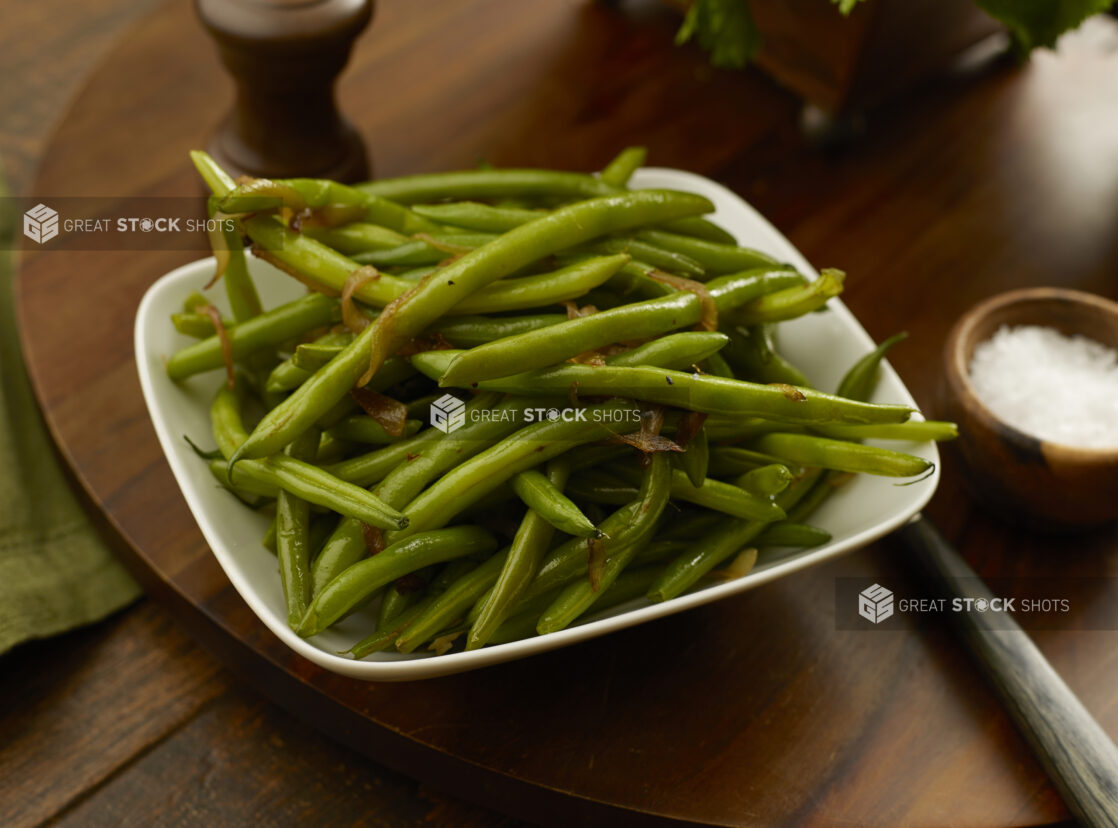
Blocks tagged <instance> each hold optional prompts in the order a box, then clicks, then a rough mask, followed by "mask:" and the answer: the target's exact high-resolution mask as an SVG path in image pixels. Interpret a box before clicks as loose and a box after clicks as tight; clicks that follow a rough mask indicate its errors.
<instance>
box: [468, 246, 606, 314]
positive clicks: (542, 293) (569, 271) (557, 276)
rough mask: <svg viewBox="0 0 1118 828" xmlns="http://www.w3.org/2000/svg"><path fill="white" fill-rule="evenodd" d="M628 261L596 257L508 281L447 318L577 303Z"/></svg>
mask: <svg viewBox="0 0 1118 828" xmlns="http://www.w3.org/2000/svg"><path fill="white" fill-rule="evenodd" d="M627 261H628V257H627V256H625V255H624V254H616V255H612V256H597V257H595V258H592V259H586V260H585V261H582V262H578V263H576V264H573V265H568V266H567V267H564V268H560V269H559V270H554V271H551V272H550V273H539V274H537V275H535V276H520V277H518V278H516V279H507V280H504V281H501V282H498V283H496V284H493V285H489V286H488V287H484V288H482V289H481V290H479V291H478V292H477V293H476V294H474V295H473V296H468V297H466V298H465V299H463V300H462V301H461V302H459V303H458V304H457V305H455V306H454V307H452V308H450V309H448V310H447V313H448V314H449V315H450V316H452V317H453V316H462V315H468V314H476V313H495V312H505V311H516V310H526V309H529V308H539V307H543V306H544V305H554V304H556V303H558V302H566V301H568V300H571V299H577V298H578V297H580V296H582V295H583V294H584V293H586V291H588V290H591V289H593V288H595V287H597V286H598V285H600V284H602V283H603V282H605V281H606V280H608V279H609V278H611V277H612V276H613V274H614V273H616V272H617V270H618V269H619V268H620V267H621V266H622V265H624V264H625V263H626V262H627Z"/></svg>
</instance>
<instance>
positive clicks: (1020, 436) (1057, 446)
mask: <svg viewBox="0 0 1118 828" xmlns="http://www.w3.org/2000/svg"><path fill="white" fill-rule="evenodd" d="M1051 300H1060V301H1064V302H1068V303H1069V304H1072V305H1078V306H1081V307H1086V306H1090V307H1094V308H1097V309H1099V310H1101V311H1103V313H1105V314H1108V315H1111V316H1113V317H1114V318H1115V320H1116V321H1118V302H1115V301H1113V300H1111V299H1107V298H1106V297H1105V296H1100V295H1098V294H1095V293H1088V292H1087V291H1082V290H1072V289H1070V288H1061V287H1029V288H1018V289H1016V290H1009V291H1004V292H1002V293H997V294H994V295H993V296H990V297H987V298H986V299H983V300H982V301H980V302H978V303H977V304H975V305H973V306H972V307H971V308H970V309H968V310H967V311H966V312H965V313H964V314H963V315H962V316H961V317H959V320H958V321H957V322H956V323H955V325H954V326H952V328H951V331H950V333H948V335H947V341H946V343H945V347H944V376H945V377H946V379H947V383H948V386H949V388H950V391H951V393H952V394H953V395H954V396H955V397H956V398H957V399H958V400H959V402H960V404H961V405H963V406H964V407H966V408H967V410H968V411H969V413H970V414H971V415H972V416H974V417H975V418H976V419H978V420H979V421H980V423H981V424H982V425H983V426H984V427H985V428H988V429H989V430H991V431H996V432H997V433H999V434H1000V435H1002V436H1003V437H1004V438H1005V439H1007V440H1010V441H1011V442H1013V443H1014V444H1016V445H1018V446H1020V447H1023V448H1033V449H1035V448H1036V447H1037V446H1038V445H1039V446H1043V449H1044V454H1045V456H1046V457H1049V458H1051V459H1053V460H1057V461H1059V462H1060V463H1065V464H1077V465H1110V464H1118V446H1114V447H1113V448H1094V447H1090V446H1075V445H1070V444H1068V443H1059V442H1055V441H1052V440H1047V439H1045V438H1043V437H1039V436H1037V435H1035V434H1030V433H1029V432H1027V431H1022V430H1021V429H1019V428H1017V427H1016V426H1014V425H1013V424H1012V423H1009V422H1006V421H1005V420H1003V419H1002V418H1001V417H999V416H998V415H997V414H995V413H994V412H993V411H992V410H991V409H990V408H989V407H988V406H987V405H986V403H985V402H984V401H983V400H982V397H981V396H979V394H978V392H977V391H976V390H975V387H974V384H973V383H972V382H971V379H970V364H969V359H968V355H967V354H965V353H964V343H965V342H966V341H967V340H968V339H969V338H970V335H971V333H972V332H973V331H974V329H975V328H976V327H977V326H978V325H979V324H980V323H981V322H983V321H984V320H986V319H987V318H989V317H990V316H991V315H992V314H993V313H995V312H996V311H999V310H1001V309H1003V308H1006V307H1010V306H1012V305H1024V304H1026V303H1033V302H1044V301H1051ZM987 338H988V337H987ZM982 341H985V339H984V340H982ZM1104 344H1105V343H1104ZM976 345H977V343H976ZM1108 347H1110V346H1108Z"/></svg>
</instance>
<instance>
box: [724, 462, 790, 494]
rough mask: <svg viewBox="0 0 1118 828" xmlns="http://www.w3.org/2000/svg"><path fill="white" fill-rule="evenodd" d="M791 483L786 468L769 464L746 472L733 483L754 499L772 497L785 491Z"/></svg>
mask: <svg viewBox="0 0 1118 828" xmlns="http://www.w3.org/2000/svg"><path fill="white" fill-rule="evenodd" d="M791 482H792V472H791V471H790V470H789V469H788V467H787V466H785V465H783V464H781V463H770V464H769V465H767V466H761V467H760V468H757V469H751V470H749V471H747V472H746V473H745V474H743V475H741V476H740V477H738V479H737V480H735V481H734V485H735V486H737V487H739V488H741V489H745V490H746V491H747V492H749V493H750V494H752V495H755V496H756V497H772V496H773V495H777V494H780V493H781V492H783V491H784V490H785V489H787V488H788V484H789V483H791Z"/></svg>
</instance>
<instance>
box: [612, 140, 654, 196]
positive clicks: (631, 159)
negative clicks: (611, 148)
mask: <svg viewBox="0 0 1118 828" xmlns="http://www.w3.org/2000/svg"><path fill="white" fill-rule="evenodd" d="M646 158H648V150H647V149H645V148H644V147H626V148H625V149H623V150H621V152H619V153H618V154H617V156H616V157H615V158H614V159H613V160H612V161H610V162H609V163H608V164H606V166H605V168H604V169H603V170H602V181H604V182H606V183H607V184H612V185H613V186H614V187H624V186H626V185H627V184H628V183H629V179H630V178H632V177H633V173H635V172H636V171H637V170H639V169H640V168H641V167H643V166H644V161H645V159H646Z"/></svg>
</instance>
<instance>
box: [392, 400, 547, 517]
mask: <svg viewBox="0 0 1118 828" xmlns="http://www.w3.org/2000/svg"><path fill="white" fill-rule="evenodd" d="M499 396H500V395H498V394H488V393H487V394H481V395H479V398H478V399H476V400H474V401H473V403H472V405H471V406H470V407H469V408H468V409H467V411H468V412H469V417H468V418H467V422H466V423H465V425H463V426H461V427H460V428H458V429H456V430H455V431H452V432H449V433H446V434H443V433H441V432H438V431H436V432H435V433H436V435H437V436H435V437H434V438H433V439H432V440H430V441H428V442H425V443H424V444H423V445H421V446H417V447H415V448H413V449H412V451H411V452H410V453H409V455H408V461H407V462H406V463H403V464H401V465H400V466H397V467H396V468H395V469H393V470H392V472H391V473H389V474H388V475H387V476H386V477H385V478H384V479H383V480H382V481H381V482H380V484H379V485H378V486H377V488H376V489H375V490H374V493H375V494H376V495H377V497H380V498H381V499H382V500H384V501H385V502H386V503H389V504H391V505H393V506H395V507H396V508H400V509H402V508H404V507H405V506H407V504H408V503H410V502H411V501H412V500H413V499H414V498H415V497H416V496H418V495H419V493H420V492H421V491H423V488H424V487H425V486H426V485H427V484H428V483H430V482H431V481H432V480H434V479H435V478H437V477H438V476H439V475H442V474H445V473H446V472H448V471H450V470H451V469H453V468H454V467H455V466H458V465H460V464H462V463H464V462H466V461H467V460H469V459H470V458H472V457H474V456H475V455H477V454H478V453H479V452H481V451H482V450H484V449H486V448H488V447H490V446H492V445H493V444H495V443H499V442H500V441H501V440H504V439H505V438H506V437H508V436H509V435H510V434H512V433H513V432H514V431H516V430H517V428H518V427H519V425H520V419H521V416H522V414H523V412H524V410H525V409H526V408H528V407H530V406H533V405H536V404H538V401H536V400H532V399H527V398H514V399H509V400H505V401H504V402H502V403H501V404H500V405H496V406H494V403H496V402H497V400H498V399H499ZM474 412H477V413H478V417H477V418H476V419H472V417H473V416H474ZM482 415H486V416H482Z"/></svg>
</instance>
